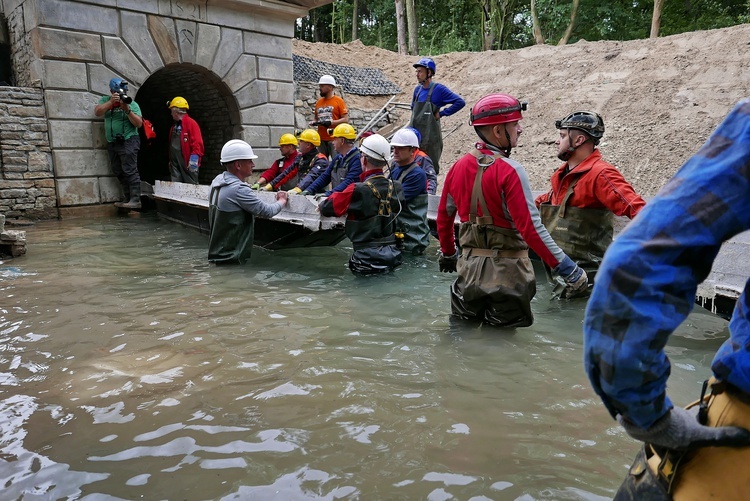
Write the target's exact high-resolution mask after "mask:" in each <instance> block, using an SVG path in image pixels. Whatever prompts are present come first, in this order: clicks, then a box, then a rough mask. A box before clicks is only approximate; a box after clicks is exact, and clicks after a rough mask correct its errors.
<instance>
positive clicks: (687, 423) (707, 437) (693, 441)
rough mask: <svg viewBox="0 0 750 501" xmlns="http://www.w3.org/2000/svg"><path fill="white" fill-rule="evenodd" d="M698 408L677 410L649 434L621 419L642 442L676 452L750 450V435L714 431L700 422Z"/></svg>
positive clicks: (726, 429)
mask: <svg viewBox="0 0 750 501" xmlns="http://www.w3.org/2000/svg"><path fill="white" fill-rule="evenodd" d="M697 415H698V406H695V407H694V408H692V409H687V410H686V409H681V408H678V407H675V408H673V409H672V410H671V411H669V412H668V413H666V414H665V415H664V416H663V417H662V418H660V419H659V420H658V421H657V422H655V423H654V424H653V425H652V426H651V428H649V429H648V430H643V429H641V428H638V427H637V426H636V425H634V424H633V423H631V422H629V421H628V420H626V419H624V418H623V417H622V416H621V415H618V416H617V420H618V421H619V422H620V424H621V425H622V427H623V428H625V431H626V432H628V435H630V436H631V437H633V438H634V439H636V440H640V441H641V442H647V443H649V444H653V445H657V446H660V447H666V448H667V449H672V450H691V449H697V448H699V447H747V446H750V431H748V430H746V429H745V428H739V427H737V426H723V427H720V428H711V427H709V426H703V425H702V424H700V423H699V422H698V418H697Z"/></svg>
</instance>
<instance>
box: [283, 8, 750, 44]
mask: <svg viewBox="0 0 750 501" xmlns="http://www.w3.org/2000/svg"><path fill="white" fill-rule="evenodd" d="M413 1H414V7H415V16H413V17H414V18H415V20H417V21H418V40H417V45H418V47H419V52H420V54H421V55H435V54H442V53H445V52H457V51H482V50H486V49H517V48H521V47H526V46H529V45H533V44H534V43H535V39H534V34H533V28H534V26H533V23H532V16H531V10H530V7H531V2H530V0H471V1H466V0H413ZM404 3H405V2H404ZM534 3H535V10H536V13H537V16H538V19H539V29H540V31H541V37H542V39H543V41H544V43H549V44H557V43H558V42H560V41H563V42H566V43H575V42H577V41H578V40H589V41H595V40H634V39H641V38H648V37H649V34H650V31H651V21H652V18H653V14H654V0H608V1H607V2H601V1H600V0H580V1H579V5H578V9H577V10H576V12H575V16H573V15H572V14H573V12H572V9H573V3H574V2H573V0H534ZM353 6H354V0H334V2H333V3H332V4H328V5H324V6H322V7H318V8H316V9H313V10H311V11H310V14H309V15H308V16H306V17H304V18H301V19H299V20H298V22H297V25H296V29H295V36H296V37H298V38H300V39H302V40H307V41H311V42H312V41H317V42H335V43H344V42H349V41H350V40H351V36H352V34H353V33H355V32H356V34H357V36H359V39H360V40H362V42H363V43H364V44H366V45H376V46H378V47H382V48H385V49H389V50H393V51H396V50H398V33H397V26H396V7H395V1H394V0H368V1H367V2H359V4H358V13H357V16H356V17H355V16H354V9H353ZM354 19H356V20H357V21H356V23H357V26H356V31H355V30H354V26H353V20H354ZM745 22H750V0H682V1H679V2H677V1H674V0H670V1H665V2H664V5H663V9H662V15H661V23H660V27H659V36H666V35H673V34H677V33H684V32H686V31H695V30H705V29H714V28H723V27H726V26H732V25H735V24H740V23H745Z"/></svg>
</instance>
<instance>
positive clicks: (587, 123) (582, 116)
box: [555, 111, 604, 139]
mask: <svg viewBox="0 0 750 501" xmlns="http://www.w3.org/2000/svg"><path fill="white" fill-rule="evenodd" d="M555 127H556V128H558V129H577V130H581V131H583V132H585V133H586V134H588V135H589V136H591V137H593V138H594V139H601V137H602V136H603V135H604V120H603V119H602V117H601V116H600V115H599V114H598V113H594V112H593V111H575V112H573V113H571V114H570V115H568V116H567V117H565V118H563V119H562V120H555Z"/></svg>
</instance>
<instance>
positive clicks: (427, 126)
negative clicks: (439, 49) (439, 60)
mask: <svg viewBox="0 0 750 501" xmlns="http://www.w3.org/2000/svg"><path fill="white" fill-rule="evenodd" d="M412 66H414V68H416V76H417V82H419V85H417V86H416V88H415V89H414V95H413V96H412V100H411V120H409V126H411V127H414V128H415V129H417V130H418V131H419V133H420V134H421V135H422V140H421V141H420V143H419V148H420V149H421V150H422V151H424V152H425V153H427V155H428V156H429V157H430V158H431V159H432V163H433V165H434V166H435V172H437V173H438V174H440V156H441V155H442V154H443V132H442V130H441V129H440V118H441V117H448V116H451V115H453V114H454V113H456V112H457V111H458V110H460V109H461V108H463V107H464V106H466V102H465V101H464V100H463V98H462V97H461V96H459V95H458V94H456V93H454V92H452V91H451V90H450V89H449V88H448V87H446V86H445V85H443V84H439V83H435V82H433V81H432V77H434V76H435V70H436V69H437V67H436V66H435V61H433V60H432V59H430V58H429V57H423V58H421V59H420V60H419V61H417V62H416V63H414V64H413V65H412ZM444 106H447V108H445V109H442V108H443V107H444Z"/></svg>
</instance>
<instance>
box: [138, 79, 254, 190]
mask: <svg viewBox="0 0 750 501" xmlns="http://www.w3.org/2000/svg"><path fill="white" fill-rule="evenodd" d="M176 96H181V97H184V98H185V99H186V100H187V102H188V106H189V110H188V114H189V116H190V117H192V118H193V119H194V120H195V121H196V122H198V125H199V126H200V129H201V134H202V136H203V144H204V148H205V155H204V157H203V160H202V162H201V168H200V172H199V182H200V184H210V183H211V181H212V180H213V178H214V177H215V176H216V175H217V174H219V173H220V172H221V171H222V168H221V166H220V164H219V157H220V154H221V147H222V146H223V145H224V143H225V142H227V141H228V140H230V139H233V138H237V137H240V133H241V127H240V112H239V109H238V108H237V102H236V100H235V98H234V96H233V95H232V93H231V91H230V90H229V88H228V87H227V86H226V84H224V82H222V81H221V80H220V79H219V78H218V77H217V76H216V75H214V74H213V73H211V72H209V71H208V70H206V69H205V68H203V67H201V66H195V65H192V64H174V65H170V66H166V67H164V68H162V69H160V70H158V71H157V72H155V73H154V74H153V75H151V76H150V77H149V78H148V79H147V80H146V82H144V84H143V85H142V86H141V88H140V89H139V90H138V93H137V94H136V95H135V96H134V99H135V101H136V102H137V103H138V105H139V106H140V107H141V112H142V114H143V118H146V119H148V120H150V121H151V123H152V124H153V126H154V129H155V130H156V138H154V139H152V140H151V141H146V140H145V139H144V135H143V134H141V151H140V153H139V155H138V170H139V171H140V174H141V179H142V180H143V181H146V182H148V183H150V184H153V183H154V181H156V180H157V179H158V180H161V181H169V180H170V178H169V144H170V138H169V130H170V129H171V127H172V124H173V121H172V116H171V114H170V111H169V108H168V106H167V105H168V103H169V102H170V101H171V100H172V99H173V98H174V97H176Z"/></svg>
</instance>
